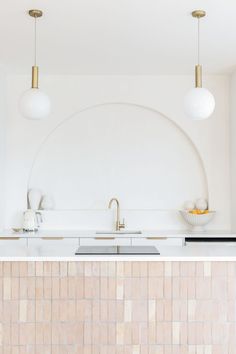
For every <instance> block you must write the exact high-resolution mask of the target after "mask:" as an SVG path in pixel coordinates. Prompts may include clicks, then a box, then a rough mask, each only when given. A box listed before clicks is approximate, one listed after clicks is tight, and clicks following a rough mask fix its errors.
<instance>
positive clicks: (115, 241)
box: [80, 236, 131, 246]
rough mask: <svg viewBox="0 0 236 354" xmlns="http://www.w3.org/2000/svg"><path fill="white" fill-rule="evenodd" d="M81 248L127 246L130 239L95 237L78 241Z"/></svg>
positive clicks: (129, 243)
mask: <svg viewBox="0 0 236 354" xmlns="http://www.w3.org/2000/svg"><path fill="white" fill-rule="evenodd" d="M80 245H81V246H99V245H100V246H116V245H120V246H129V245H131V240H130V237H116V236H115V237H113V236H95V237H87V238H81V239H80Z"/></svg>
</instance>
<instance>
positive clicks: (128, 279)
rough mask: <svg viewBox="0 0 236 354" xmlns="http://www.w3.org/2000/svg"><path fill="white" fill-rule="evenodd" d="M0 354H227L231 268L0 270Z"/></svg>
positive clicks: (234, 276)
mask: <svg viewBox="0 0 236 354" xmlns="http://www.w3.org/2000/svg"><path fill="white" fill-rule="evenodd" d="M0 353H1V354H26V353H30V354H33V353H35V354H36V353H37V354H50V353H52V354H72V353H73V354H76V353H78V354H80V353H81V354H82V353H83V354H180V353H181V354H187V353H190V354H235V353H236V261H235V262H234V261H229V262H227V261H218V262H212V261H173V262H172V261H150V262H149V261H137V262H133V261H117V262H114V261H78V262H76V261H75V262H66V261H64V262H54V261H45V262H41V261H32V262H31V261H6V262H5V261H4V262H0Z"/></svg>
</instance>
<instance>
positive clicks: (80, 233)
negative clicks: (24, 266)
mask: <svg viewBox="0 0 236 354" xmlns="http://www.w3.org/2000/svg"><path fill="white" fill-rule="evenodd" d="M127 231H128V232H132V231H136V230H130V231H129V230H125V231H121V232H120V233H119V232H118V233H114V232H113V231H111V232H109V230H39V231H37V232H23V231H20V232H14V231H13V230H1V231H0V238H4V237H19V238H36V237H38V238H44V237H50V238H54V237H55V238H57V237H63V238H88V237H93V238H94V237H99V236H104V237H105V236H107V237H109V236H111V235H112V236H114V237H116V238H124V237H128V238H145V237H152V236H153V237H170V238H171V237H176V238H183V237H215V238H216V237H227V238H234V237H236V232H232V231H230V230H210V231H204V232H193V231H188V230H137V231H141V234H135V233H125V232H127Z"/></svg>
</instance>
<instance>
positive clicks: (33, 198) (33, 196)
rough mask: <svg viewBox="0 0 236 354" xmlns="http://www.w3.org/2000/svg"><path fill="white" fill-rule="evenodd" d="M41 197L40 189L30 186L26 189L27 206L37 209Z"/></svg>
mask: <svg viewBox="0 0 236 354" xmlns="http://www.w3.org/2000/svg"><path fill="white" fill-rule="evenodd" d="M41 198H42V192H41V190H40V189H36V188H32V189H30V190H29V191H28V200H29V207H30V209H33V210H38V209H39V205H40V202H41Z"/></svg>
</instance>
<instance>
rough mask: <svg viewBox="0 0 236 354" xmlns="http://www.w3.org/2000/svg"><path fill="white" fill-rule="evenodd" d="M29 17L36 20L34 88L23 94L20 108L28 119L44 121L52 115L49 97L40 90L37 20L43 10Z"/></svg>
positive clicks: (30, 13)
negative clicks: (43, 119)
mask: <svg viewBox="0 0 236 354" xmlns="http://www.w3.org/2000/svg"><path fill="white" fill-rule="evenodd" d="M29 15H30V16H31V17H33V18H34V42H35V43H34V45H35V47H34V66H33V67H32V87H31V89H29V90H27V91H26V92H24V93H23V95H22V97H21V99H20V103H19V108H20V112H21V113H22V115H23V116H24V117H25V118H28V119H33V120H37V119H42V118H45V117H47V116H48V115H49V113H50V100H49V97H48V96H47V95H46V94H45V93H44V92H42V91H41V90H40V89H39V88H38V74H39V68H38V66H37V19H38V18H39V17H41V16H42V15H43V12H42V11H41V10H29Z"/></svg>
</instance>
